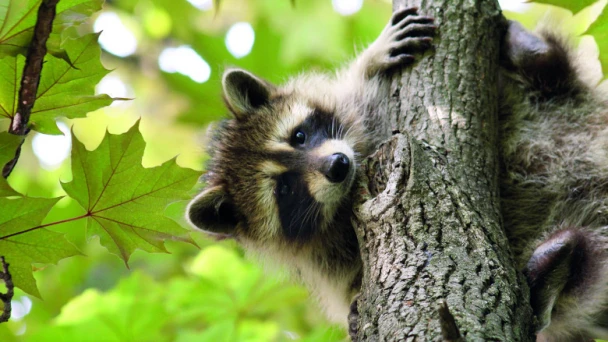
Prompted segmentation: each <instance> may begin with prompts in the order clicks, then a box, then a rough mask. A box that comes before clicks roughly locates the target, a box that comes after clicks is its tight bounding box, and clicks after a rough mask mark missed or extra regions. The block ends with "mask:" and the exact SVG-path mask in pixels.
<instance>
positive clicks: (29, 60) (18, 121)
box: [2, 0, 59, 178]
mask: <svg viewBox="0 0 608 342" xmlns="http://www.w3.org/2000/svg"><path fill="white" fill-rule="evenodd" d="M58 2H59V0H43V1H42V3H41V4H40V7H39V8H38V17H37V19H36V26H35V27H34V36H33V37H32V42H31V44H30V46H29V49H28V52H27V57H26V60H25V66H24V67H23V75H22V76H21V87H20V88H19V98H18V102H17V112H16V113H15V116H13V117H12V118H11V125H10V127H9V130H8V131H9V132H10V133H12V134H15V135H22V136H24V135H27V133H28V132H29V127H28V122H29V120H30V114H31V112H32V108H33V107H34V102H35V101H36V94H37V93H38V84H39V83H40V75H41V73H42V65H43V62H44V56H45V55H46V41H47V40H48V38H49V35H50V34H51V31H52V30H53V20H54V19H55V13H56V8H57V3H58ZM20 154H21V145H20V146H19V147H18V148H17V150H16V151H15V157H14V158H13V159H12V160H10V161H9V162H8V163H6V165H4V168H3V170H2V176H4V178H8V176H9V175H10V174H11V172H12V171H13V168H14V167H15V164H17V160H19V155H20Z"/></svg>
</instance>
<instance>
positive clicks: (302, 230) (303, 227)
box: [274, 172, 321, 241]
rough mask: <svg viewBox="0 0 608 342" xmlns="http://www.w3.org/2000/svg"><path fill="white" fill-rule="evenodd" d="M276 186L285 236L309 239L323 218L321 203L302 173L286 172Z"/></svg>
mask: <svg viewBox="0 0 608 342" xmlns="http://www.w3.org/2000/svg"><path fill="white" fill-rule="evenodd" d="M276 182H277V184H276V187H275V191H274V194H275V199H276V203H277V207H278V209H279V219H280V221H281V228H282V231H283V234H284V236H285V237H286V238H287V239H289V240H299V241H306V240H308V239H309V238H310V237H311V236H312V235H313V234H314V232H315V227H318V225H319V220H320V219H321V213H320V210H321V205H320V204H319V203H318V202H317V201H315V199H314V198H313V197H312V195H311V194H310V193H309V192H308V187H307V186H306V182H305V181H304V178H303V176H302V174H301V173H298V172H285V173H283V174H282V175H280V176H279V177H278V178H277V180H276Z"/></svg>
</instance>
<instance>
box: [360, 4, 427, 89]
mask: <svg viewBox="0 0 608 342" xmlns="http://www.w3.org/2000/svg"><path fill="white" fill-rule="evenodd" d="M433 23H434V19H433V18H431V17H427V16H421V15H418V9H417V8H406V9H402V10H398V11H396V12H395V13H393V16H392V17H391V20H390V21H389V22H388V24H387V25H386V27H385V28H384V30H383V31H382V33H380V36H379V37H378V38H377V39H376V40H375V41H374V42H373V43H372V44H371V45H370V46H369V47H368V48H367V49H366V50H365V51H364V52H363V53H362V54H361V55H360V56H359V58H358V59H357V61H356V62H355V63H356V65H355V69H357V71H358V72H360V73H361V74H362V75H363V76H364V77H365V78H372V77H373V76H375V75H377V74H378V73H381V72H384V71H387V70H388V69H391V68H394V67H398V66H406V65H409V64H411V63H413V62H414V60H415V57H416V55H418V54H421V53H423V52H424V51H426V50H428V49H429V48H430V47H431V46H432V44H431V42H432V40H433V36H434V35H435V31H436V29H437V26H436V25H434V24H433Z"/></svg>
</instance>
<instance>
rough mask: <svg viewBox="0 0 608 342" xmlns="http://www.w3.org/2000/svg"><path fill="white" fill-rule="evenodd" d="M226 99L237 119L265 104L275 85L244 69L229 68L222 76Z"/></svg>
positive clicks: (268, 100)
mask: <svg viewBox="0 0 608 342" xmlns="http://www.w3.org/2000/svg"><path fill="white" fill-rule="evenodd" d="M222 86H223V87H224V99H225V101H226V104H227V105H228V107H229V108H230V110H231V111H232V112H233V113H234V115H235V116H236V118H237V119H243V118H244V117H245V116H246V115H247V113H250V112H251V111H253V110H255V109H258V108H260V107H262V106H265V105H267V104H268V102H270V95H271V94H272V93H273V92H274V91H275V86H274V85H272V84H270V83H269V82H266V81H264V80H263V79H261V78H259V77H257V76H255V75H253V74H252V73H250V72H247V71H245V70H242V69H229V70H226V71H225V72H224V76H223V78H222Z"/></svg>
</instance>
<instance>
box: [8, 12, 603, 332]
mask: <svg viewBox="0 0 608 342" xmlns="http://www.w3.org/2000/svg"><path fill="white" fill-rule="evenodd" d="M501 4H502V5H503V8H505V9H506V10H507V12H506V13H505V14H506V15H507V16H508V17H510V18H514V19H517V20H519V21H521V22H522V23H523V24H524V25H525V26H527V27H528V28H533V27H534V26H535V24H536V22H538V21H539V19H541V18H542V17H544V16H547V15H550V16H551V17H553V18H559V20H560V22H561V23H562V24H560V25H561V26H562V27H567V29H568V30H569V31H570V32H571V33H573V34H577V35H578V34H582V33H584V32H585V30H586V29H587V27H588V26H589V24H590V23H591V22H592V21H593V20H595V17H597V15H598V14H599V13H600V12H601V10H602V8H603V7H604V6H605V5H606V0H602V1H599V2H598V3H596V4H595V5H593V6H590V7H588V8H586V9H585V10H583V11H581V12H579V13H577V15H575V16H573V15H572V14H571V13H570V12H568V11H566V10H563V9H558V8H555V7H550V6H548V5H539V4H525V3H522V2H521V1H502V2H501ZM214 6H215V4H214V2H213V1H212V0H188V1H187V0H107V1H106V4H105V7H104V10H103V11H102V12H99V13H97V14H96V15H94V16H93V17H92V18H90V22H89V23H88V25H85V26H84V27H81V28H80V29H81V30H90V31H95V32H99V31H103V32H102V34H101V36H100V44H101V45H102V47H103V49H104V54H103V64H104V65H105V66H106V67H107V68H109V69H114V71H113V72H112V73H110V74H109V75H108V76H106V77H105V78H104V79H103V80H102V81H101V82H100V84H99V85H98V87H97V90H98V93H107V94H109V95H110V96H113V97H127V98H133V100H132V101H122V102H115V103H114V104H113V105H112V106H110V107H107V108H104V109H101V110H98V111H96V112H93V113H89V114H88V116H87V118H85V119H74V120H62V121H61V122H62V124H60V126H61V127H62V129H63V130H64V131H65V132H69V130H70V127H71V129H73V131H74V133H75V135H76V136H77V137H78V139H79V140H80V141H82V142H83V143H84V144H85V145H86V146H87V148H88V149H93V148H94V147H96V146H97V145H98V144H99V143H100V141H101V139H102V137H103V135H104V134H105V132H106V130H108V131H110V132H111V133H122V132H125V131H126V130H127V129H128V128H129V127H131V126H132V125H133V124H134V122H135V121H136V120H138V119H139V118H141V131H142V134H143V136H144V139H145V140H146V143H147V147H146V151H145V155H144V161H143V163H144V166H146V167H150V166H155V165H159V164H160V163H162V162H164V161H166V160H168V159H170V158H173V157H174V156H176V155H177V156H178V157H177V162H178V163H179V164H180V165H181V166H184V167H189V168H193V169H197V170H203V165H204V161H205V158H206V155H205V152H204V150H203V148H202V146H204V144H205V143H204V141H205V133H206V131H207V129H208V126H209V124H210V123H212V122H214V121H216V120H218V119H221V118H224V117H226V115H227V113H226V110H225V109H224V107H223V105H222V100H221V87H220V78H221V74H222V70H223V69H225V68H226V67H228V66H238V67H242V68H246V69H248V70H250V71H252V72H254V73H256V74H258V75H261V76H262V77H264V78H266V79H268V80H269V81H272V82H281V81H284V80H285V79H286V78H287V77H288V76H289V75H293V74H295V73H300V72H305V71H307V70H331V69H335V68H336V67H339V66H341V65H344V64H345V63H346V62H347V61H348V60H349V59H351V58H352V57H353V56H354V55H355V51H360V50H361V49H362V48H363V47H364V46H365V45H366V44H368V43H369V42H371V41H372V40H373V39H374V38H375V36H376V35H377V34H378V33H379V32H380V31H381V30H382V28H383V27H384V25H385V23H386V22H387V20H388V18H389V17H390V12H391V3H390V1H388V0H367V1H363V0H333V1H331V0H296V1H295V6H292V4H291V2H290V1H289V0H222V1H221V3H220V8H219V9H217V8H214ZM580 43H581V44H589V45H590V46H593V45H594V44H595V43H594V41H593V39H592V38H590V37H586V38H583V39H582V40H581V42H580ZM592 67H595V68H599V62H598V64H597V66H592ZM598 70H600V69H598ZM599 75H601V71H598V77H599ZM0 125H4V126H6V125H8V122H7V121H6V120H4V121H0ZM70 144H71V142H70V137H69V134H66V135H65V136H49V135H43V134H40V133H34V134H30V135H29V136H28V139H27V141H26V144H25V145H24V148H23V153H22V157H21V159H20V161H19V163H18V165H17V168H16V169H15V171H14V173H13V175H12V176H11V178H10V184H11V185H12V186H13V187H14V188H15V189H17V190H18V191H19V192H21V193H23V194H27V195H29V196H36V197H55V196H61V195H63V192H62V189H61V187H60V185H59V181H67V180H69V179H71V174H70V168H69V165H70V160H69V150H70V146H71V145H70ZM60 204H61V205H60V206H58V207H56V208H55V209H53V211H52V212H51V214H50V215H49V217H47V218H46V219H45V221H47V222H51V221H53V219H54V218H56V217H69V215H70V214H71V213H72V212H77V211H78V210H79V207H78V205H77V204H76V203H74V202H73V201H72V200H70V199H67V198H66V199H63V200H61V202H60ZM184 205H185V203H176V204H174V205H172V206H171V207H170V208H168V214H169V215H171V216H173V217H177V218H179V217H181V215H182V211H183V208H184ZM84 225H85V223H84V221H76V222H74V223H70V224H64V225H59V226H53V227H51V229H53V230H56V231H59V232H62V233H65V234H66V235H67V236H68V238H69V240H70V241H71V242H73V243H74V244H75V245H76V246H77V247H78V248H79V249H80V250H81V251H82V252H83V254H84V255H83V256H77V257H73V258H69V259H65V260H63V261H61V262H60V263H59V265H57V266H45V267H42V266H40V267H41V268H40V269H38V270H37V272H35V277H36V280H37V283H38V287H39V289H40V292H41V294H42V298H43V299H42V300H41V299H38V298H34V297H32V296H29V295H25V294H24V293H23V292H21V291H19V290H17V291H16V295H15V298H14V302H13V317H12V319H11V321H9V322H8V323H7V324H1V325H0V341H284V340H301V341H340V340H344V339H345V338H346V334H345V332H344V331H343V330H342V329H341V328H340V327H336V326H332V325H330V324H328V323H327V322H326V321H325V320H324V318H323V315H322V314H321V313H320V310H319V308H318V307H317V306H316V304H315V303H314V301H311V300H310V299H309V298H308V294H307V292H306V290H305V289H304V288H302V287H299V286H297V285H293V284H292V283H290V282H289V281H288V280H287V279H286V277H285V276H284V274H283V272H281V270H274V269H271V270H262V269H261V268H260V267H259V266H258V265H257V264H256V263H255V262H252V261H249V260H248V259H247V258H245V257H244V253H243V251H242V250H240V249H239V248H238V246H236V245H235V244H234V243H233V242H230V241H223V242H214V241H209V240H206V239H205V237H204V236H202V235H201V234H198V233H197V234H194V238H195V240H197V242H198V243H199V245H200V247H201V248H200V249H198V248H195V247H193V246H191V245H188V244H184V243H175V242H168V243H167V248H168V250H169V251H170V252H171V254H146V253H143V252H136V253H135V254H134V255H133V257H132V258H131V260H130V262H129V268H127V267H125V265H124V263H123V262H122V261H120V260H119V259H118V258H117V257H116V256H114V255H110V254H109V253H107V252H106V251H105V249H104V248H102V247H101V246H100V245H99V242H98V241H95V240H93V241H86V239H85V229H86V227H85V226H84ZM85 255H86V256H85Z"/></svg>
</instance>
